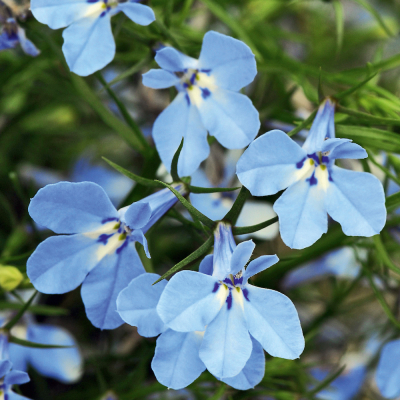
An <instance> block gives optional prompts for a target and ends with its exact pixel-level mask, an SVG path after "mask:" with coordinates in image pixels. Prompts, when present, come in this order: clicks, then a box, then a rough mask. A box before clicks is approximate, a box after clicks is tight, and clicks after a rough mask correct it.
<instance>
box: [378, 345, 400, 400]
mask: <svg viewBox="0 0 400 400" xmlns="http://www.w3.org/2000/svg"><path fill="white" fill-rule="evenodd" d="M399 376H400V339H397V340H392V341H390V342H388V343H386V344H385V345H384V346H383V348H382V352H381V355H380V359H379V363H378V368H377V371H376V383H377V385H378V388H379V390H380V392H381V393H382V396H383V397H386V398H388V399H393V398H397V397H399V396H400V379H399Z"/></svg>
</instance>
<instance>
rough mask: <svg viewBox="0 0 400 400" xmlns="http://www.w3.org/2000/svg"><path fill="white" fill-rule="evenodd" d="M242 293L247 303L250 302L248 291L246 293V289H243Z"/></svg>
mask: <svg viewBox="0 0 400 400" xmlns="http://www.w3.org/2000/svg"><path fill="white" fill-rule="evenodd" d="M242 292H243V296H244V298H245V299H246V300H247V301H250V300H249V291H248V290H247V289H243V290H242Z"/></svg>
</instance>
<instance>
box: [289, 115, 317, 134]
mask: <svg viewBox="0 0 400 400" xmlns="http://www.w3.org/2000/svg"><path fill="white" fill-rule="evenodd" d="M316 115H317V110H314V111H313V112H312V113H311V114H310V115H309V116H308V118H307V119H305V120H304V121H303V122H302V123H301V124H299V125H297V126H296V128H294V129H292V130H291V131H290V132H288V136H290V137H291V136H294V135H295V134H296V133H299V132H300V131H301V130H302V129H306V128H307V127H308V126H309V125H311V123H312V122H313V121H314V118H315V116H316Z"/></svg>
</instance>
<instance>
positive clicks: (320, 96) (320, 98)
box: [318, 68, 325, 103]
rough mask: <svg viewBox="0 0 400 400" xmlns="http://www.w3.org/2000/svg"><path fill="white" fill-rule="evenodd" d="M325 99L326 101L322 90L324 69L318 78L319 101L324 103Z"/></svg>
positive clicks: (320, 71) (320, 70)
mask: <svg viewBox="0 0 400 400" xmlns="http://www.w3.org/2000/svg"><path fill="white" fill-rule="evenodd" d="M324 99H325V95H324V89H323V88H322V68H320V69H319V77H318V101H319V102H320V103H322V102H323V101H324Z"/></svg>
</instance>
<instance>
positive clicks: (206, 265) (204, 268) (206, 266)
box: [199, 254, 213, 276]
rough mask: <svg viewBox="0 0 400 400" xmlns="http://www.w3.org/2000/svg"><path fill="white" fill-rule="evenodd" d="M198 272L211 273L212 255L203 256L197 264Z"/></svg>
mask: <svg viewBox="0 0 400 400" xmlns="http://www.w3.org/2000/svg"><path fill="white" fill-rule="evenodd" d="M199 272H201V273H202V274H206V275H210V276H211V275H212V273H213V255H212V254H209V255H207V256H205V257H204V258H203V260H202V261H201V263H200V265H199Z"/></svg>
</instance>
